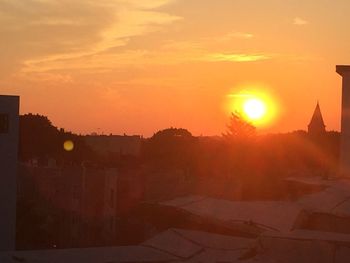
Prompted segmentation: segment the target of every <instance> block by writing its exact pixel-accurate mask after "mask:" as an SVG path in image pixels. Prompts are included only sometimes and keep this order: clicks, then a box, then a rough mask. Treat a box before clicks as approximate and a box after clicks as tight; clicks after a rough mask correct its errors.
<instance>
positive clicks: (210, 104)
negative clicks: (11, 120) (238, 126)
mask: <svg viewBox="0 0 350 263" xmlns="http://www.w3.org/2000/svg"><path fill="white" fill-rule="evenodd" d="M349 26H350V1H349V0H299V1H298V0H216V1H214V0H153V1H152V0H98V1H97V0H0V34H1V41H0V58H1V59H0V93H1V94H16V95H20V96H21V113H28V112H32V113H40V114H43V115H46V116H48V117H49V118H50V120H51V121H52V122H53V123H54V124H55V125H56V126H58V127H64V128H65V129H67V130H71V131H74V132H78V133H84V134H85V133H91V132H101V133H102V132H104V133H106V134H109V133H115V134H122V133H127V134H142V135H145V136H150V135H152V134H153V133H154V132H155V131H157V130H159V129H163V128H167V127H170V126H173V127H183V128H187V129H188V130H190V131H191V132H192V133H193V134H195V135H200V134H203V135H220V134H221V133H222V132H224V131H225V126H226V123H227V121H228V117H229V114H230V112H229V111H230V110H229V109H230V107H231V104H232V103H233V102H232V97H234V96H235V94H240V93H242V92H250V91H251V90H253V91H258V92H262V93H264V94H267V96H268V97H269V98H270V99H271V100H272V101H273V102H274V103H275V104H276V105H277V106H276V108H277V110H276V112H277V113H276V117H275V119H274V121H272V122H271V123H270V124H269V125H266V126H264V127H261V132H286V131H291V130H296V129H306V128H307V124H308V122H309V120H310V118H311V115H312V113H313V110H314V108H315V106H316V103H317V100H319V102H320V106H321V110H322V113H323V116H324V119H325V123H326V125H327V129H328V130H333V129H335V130H339V124H340V120H339V119H340V101H341V78H340V76H338V75H337V74H336V73H335V65H336V64H350V30H349Z"/></svg>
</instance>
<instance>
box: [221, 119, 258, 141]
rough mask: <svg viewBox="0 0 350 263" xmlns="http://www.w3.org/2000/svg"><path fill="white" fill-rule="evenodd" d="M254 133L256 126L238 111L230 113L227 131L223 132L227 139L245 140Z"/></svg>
mask: <svg viewBox="0 0 350 263" xmlns="http://www.w3.org/2000/svg"><path fill="white" fill-rule="evenodd" d="M255 135H256V128H255V127H254V126H253V125H252V124H251V123H249V122H247V121H246V120H244V119H243V118H242V117H241V116H240V115H239V114H238V113H233V112H232V113H231V117H230V121H229V124H228V125H227V132H226V133H224V134H223V136H224V137H225V138H226V139H229V140H245V139H248V138H251V137H254V136H255Z"/></svg>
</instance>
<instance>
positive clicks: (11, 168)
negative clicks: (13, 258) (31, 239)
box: [0, 95, 19, 250]
mask: <svg viewBox="0 0 350 263" xmlns="http://www.w3.org/2000/svg"><path fill="white" fill-rule="evenodd" d="M18 126H19V97H17V96H2V95H1V96H0V177H1V184H0V185H1V189H0V211H1V216H0V229H1V230H0V233H1V234H0V250H13V249H14V248H15V233H16V176H17V165H18Z"/></svg>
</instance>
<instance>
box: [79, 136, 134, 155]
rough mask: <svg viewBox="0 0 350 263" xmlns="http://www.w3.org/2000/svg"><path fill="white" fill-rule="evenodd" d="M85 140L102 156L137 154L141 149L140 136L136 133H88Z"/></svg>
mask: <svg viewBox="0 0 350 263" xmlns="http://www.w3.org/2000/svg"><path fill="white" fill-rule="evenodd" d="M85 142H86V144H87V145H88V146H89V147H91V149H93V150H94V151H95V152H97V153H98V154H101V155H104V156H110V155H112V156H122V155H129V156H138V155H139V154H140V149H141V136H138V135H133V136H127V135H88V136H85Z"/></svg>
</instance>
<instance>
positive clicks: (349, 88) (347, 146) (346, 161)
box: [336, 65, 350, 176]
mask: <svg viewBox="0 0 350 263" xmlns="http://www.w3.org/2000/svg"><path fill="white" fill-rule="evenodd" d="M336 72H337V73H338V74H339V75H340V76H342V105H341V139H340V167H339V168H340V169H339V172H340V175H342V176H350V66H345V65H337V66H336Z"/></svg>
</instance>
